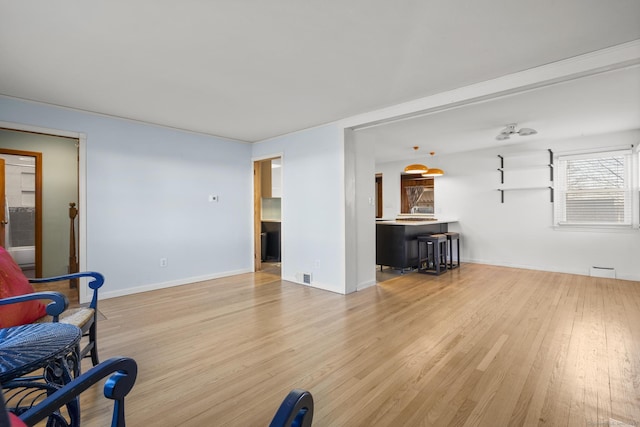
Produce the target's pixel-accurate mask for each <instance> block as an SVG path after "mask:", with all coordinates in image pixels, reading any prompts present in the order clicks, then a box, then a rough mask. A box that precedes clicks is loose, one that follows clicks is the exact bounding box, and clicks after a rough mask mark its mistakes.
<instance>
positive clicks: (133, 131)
mask: <svg viewBox="0 0 640 427" xmlns="http://www.w3.org/2000/svg"><path fill="white" fill-rule="evenodd" d="M212 120H215V118H212ZM0 121H4V122H14V123H21V124H27V125H33V126H38V127H44V128H52V129H61V130H67V131H73V132H80V133H84V134H86V188H87V201H86V203H87V212H86V215H87V231H86V234H87V235H86V241H87V250H86V259H85V260H82V259H81V262H84V263H85V265H86V268H87V269H90V270H96V271H100V272H102V273H104V274H105V276H106V280H107V284H106V285H105V287H104V289H103V292H102V295H103V296H104V297H109V296H116V295H123V294H127V293H132V292H139V291H143V290H148V289H154V288H158V287H163V286H171V285H176V284H182V283H188V282H192V281H195V280H204V279H207V278H212V277H221V276H226V275H231V274H236V273H240V272H247V271H251V270H252V268H253V259H252V256H251V254H252V251H253V235H252V232H251V227H252V212H253V211H252V196H251V194H252V193H251V189H252V169H251V146H250V145H249V144H244V143H239V142H233V141H227V140H223V139H221V138H215V137H211V136H206V135H201V134H195V133H189V132H182V131H178V130H173V129H169V128H163V127H159V126H153V125H145V124H142V123H138V122H134V121H127V120H119V119H115V118H110V117H105V116H100V115H94V114H89V113H83V112H79V111H74V110H69V109H64V108H57V107H52V106H47V105H43V104H38V103H31V102H24V101H20V100H16V99H12V98H6V97H0ZM209 194H216V195H218V196H219V200H220V201H219V202H218V203H210V202H208V201H207V198H208V195H209ZM81 214H83V213H81ZM160 258H167V260H168V265H167V267H164V268H161V267H160Z"/></svg>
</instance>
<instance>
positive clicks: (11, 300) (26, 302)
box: [0, 247, 104, 366]
mask: <svg viewBox="0 0 640 427" xmlns="http://www.w3.org/2000/svg"><path fill="white" fill-rule="evenodd" d="M83 277H86V278H89V279H90V280H89V281H88V283H87V284H88V286H89V288H91V289H92V290H93V296H92V298H91V302H90V303H89V305H88V306H87V307H78V308H72V309H67V307H68V306H69V301H68V300H67V298H66V296H65V295H63V294H61V293H58V292H44V293H43V292H34V289H33V286H32V285H33V284H38V283H54V282H60V281H66V280H77V279H80V278H83ZM103 284H104V276H103V275H102V274H100V273H96V272H92V271H89V272H83V273H73V274H65V275H62V276H56V277H49V278H43V279H27V278H26V277H25V275H24V273H23V272H22V270H21V269H20V267H19V266H18V264H16V262H15V261H14V260H13V258H12V257H11V255H10V254H9V253H8V252H7V251H6V250H5V249H4V248H2V247H0V298H1V299H0V327H3V328H6V327H11V326H17V325H22V324H27V323H36V322H50V321H53V322H61V323H69V324H72V325H75V326H77V327H79V328H80V329H81V330H82V334H83V336H86V337H87V338H88V343H87V344H86V345H84V346H83V347H82V348H81V349H80V359H82V358H84V357H88V356H91V362H92V363H93V366H96V365H97V364H98V363H100V360H99V359H98V344H97V338H98V334H97V326H98V290H99V289H100V287H101V286H102V285H103ZM41 299H46V300H52V301H53V303H51V304H49V306H47V307H46V310H45V307H44V305H43V304H42V303H41V302H40V301H39V300H41ZM16 303H22V304H20V305H14V304H16ZM52 304H53V305H52Z"/></svg>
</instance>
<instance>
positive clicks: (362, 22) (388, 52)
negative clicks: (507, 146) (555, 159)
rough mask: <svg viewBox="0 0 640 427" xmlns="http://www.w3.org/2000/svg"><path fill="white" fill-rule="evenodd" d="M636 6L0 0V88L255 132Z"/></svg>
mask: <svg viewBox="0 0 640 427" xmlns="http://www.w3.org/2000/svg"><path fill="white" fill-rule="evenodd" d="M639 16H640V2H639V1H636V0H606V1H603V0H562V1H558V0H537V1H533V0H511V1H504V0H483V1H481V2H480V1H477V2H473V1H465V2H452V1H447V0H429V1H426V0H425V1H389V0H346V1H345V0H340V1H337V0H323V1H319V0H316V1H313V0H308V1H300V0H269V1H264V0H210V1H202V0H200V1H198V0H183V1H180V2H177V1H167V0H137V1H123V0H112V1H86V0H56V1H50V0H32V1H15V0H0V58H1V61H2V62H1V65H0V94H4V95H8V96H13V97H18V98H23V99H29V100H35V101H41V102H46V103H51V104H55V105H61V106H66V107H71V108H76V109H82V110H87V111H93V112H98V113H103V114H108V115H113V116H118V117H125V118H130V119H135V120H141V121H144V122H149V123H157V124H161V125H165V126H172V127H176V128H181V129H187V130H192V131H197V132H203V133H208V134H212V135H217V136H222V137H227V138H233V139H238V140H243V141H250V142H253V141H259V140H263V139H266V138H269V137H272V136H276V135H280V134H284V133H288V132H291V131H295V130H300V129H304V128H307V127H311V126H315V125H319V124H322V123H327V122H331V121H334V120H338V119H341V118H344V117H349V116H352V115H356V114H360V113H364V112H367V111H371V110H375V109H379V108H383V107H387V106H390V105H395V104H398V103H401V102H406V101H409V100H412V99H417V98H421V97H424V96H428V95H431V94H434V93H439V92H442V91H445V90H449V89H453V88H456V87H461V86H464V85H469V84H472V83H477V82H480V81H485V80H488V79H491V78H496V77H499V76H504V75H507V74H510V73H514V72H517V71H522V70H526V69H529V68H532V67H536V66H539V65H543V64H547V63H551V62H554V61H558V60H561V59H565V58H569V57H573V56H576V55H580V54H584V53H587V52H592V51H595V50H599V49H602V48H606V47H610V46H614V45H617V44H621V43H624V42H628V41H631V40H636V39H640V21H639V19H638V17H639ZM471 108H473V107H471ZM522 108H524V110H526V105H524V106H523V107H522ZM485 114H489V113H488V112H487V113H485ZM468 115H469V117H476V115H475V114H472V113H471V112H469V113H468ZM514 116H515V114H514ZM440 117H441V118H445V117H446V114H445V115H441V116H440ZM485 119H486V120H485V122H480V121H478V122H476V124H477V126H484V127H485V128H486V127H489V126H496V123H494V122H492V121H491V118H490V117H486V118H485ZM449 120H451V121H452V122H453V123H454V124H455V125H456V126H458V127H459V126H460V118H457V119H456V118H454V117H453V116H452V117H451V118H450V119H449ZM478 120H479V119H478ZM494 120H495V121H496V122H498V123H499V125H500V126H501V125H504V124H505V123H506V122H510V121H516V122H519V123H521V124H522V125H525V124H526V125H527V126H529V125H532V127H536V126H537V127H539V128H540V129H539V130H542V129H543V127H542V125H541V124H536V121H539V120H541V119H540V117H539V116H536V115H534V114H533V113H529V114H527V113H526V111H523V112H522V114H521V115H519V116H518V117H513V119H512V120H505V119H504V118H503V117H502V116H497V117H494ZM473 123H474V122H473V121H469V122H465V124H464V125H463V126H465V127H469V128H471V129H472V130H477V129H476V128H475V127H474V126H473ZM544 129H545V131H546V128H544ZM497 130H498V129H496V130H495V131H497ZM492 132H494V131H492Z"/></svg>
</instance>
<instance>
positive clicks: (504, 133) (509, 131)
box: [496, 123, 538, 141]
mask: <svg viewBox="0 0 640 427" xmlns="http://www.w3.org/2000/svg"><path fill="white" fill-rule="evenodd" d="M516 126H518V125H517V124H516V123H510V124H508V125H506V127H505V128H504V129H502V130H501V131H500V133H499V134H498V136H496V139H497V140H498V141H504V140H505V139H509V138H511V135H514V134H518V135H520V136H528V135H535V134H536V133H538V131H537V130H535V129H531V128H521V129H520V130H516Z"/></svg>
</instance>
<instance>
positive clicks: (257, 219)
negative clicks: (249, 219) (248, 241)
mask: <svg viewBox="0 0 640 427" xmlns="http://www.w3.org/2000/svg"><path fill="white" fill-rule="evenodd" d="M253 172H254V231H255V234H254V239H255V245H254V247H255V252H254V267H255V271H262V272H265V273H271V274H277V275H281V257H282V244H281V241H282V239H281V236H282V158H281V157H272V158H267V159H262V160H256V161H254V162H253Z"/></svg>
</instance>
